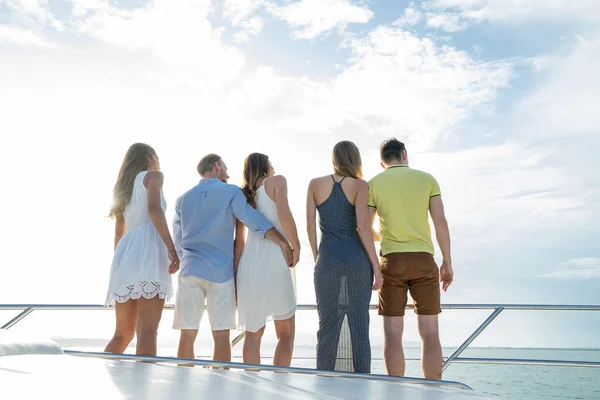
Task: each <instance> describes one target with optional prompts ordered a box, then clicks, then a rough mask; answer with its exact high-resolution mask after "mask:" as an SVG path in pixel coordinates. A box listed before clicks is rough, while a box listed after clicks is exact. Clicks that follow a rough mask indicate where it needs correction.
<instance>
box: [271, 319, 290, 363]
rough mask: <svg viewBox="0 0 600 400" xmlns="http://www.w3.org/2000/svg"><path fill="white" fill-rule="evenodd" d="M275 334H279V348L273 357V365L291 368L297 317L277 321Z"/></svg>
mask: <svg viewBox="0 0 600 400" xmlns="http://www.w3.org/2000/svg"><path fill="white" fill-rule="evenodd" d="M275 333H276V334H277V339H278V342H277V347H276V348H275V355H274V356H273V365H276V366H278V367H289V366H290V364H291V363H292V353H293V352H294V337H295V335H296V316H295V315H293V316H292V317H291V318H288V319H283V320H279V321H275Z"/></svg>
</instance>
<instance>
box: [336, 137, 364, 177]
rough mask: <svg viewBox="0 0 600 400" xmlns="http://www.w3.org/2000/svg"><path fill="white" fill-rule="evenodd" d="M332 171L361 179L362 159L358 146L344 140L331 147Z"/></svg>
mask: <svg viewBox="0 0 600 400" xmlns="http://www.w3.org/2000/svg"><path fill="white" fill-rule="evenodd" d="M332 161H333V172H334V173H335V174H336V175H340V176H349V177H351V178H354V179H362V159H361V158H360V151H359V150H358V147H356V145H355V144H354V143H352V142H350V141H347V140H344V141H342V142H339V143H338V144H336V145H335V146H334V147H333V154H332Z"/></svg>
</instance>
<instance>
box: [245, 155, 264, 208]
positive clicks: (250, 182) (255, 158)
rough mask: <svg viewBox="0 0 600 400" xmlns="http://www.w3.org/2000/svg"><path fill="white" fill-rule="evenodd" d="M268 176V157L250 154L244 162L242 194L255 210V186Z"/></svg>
mask: <svg viewBox="0 0 600 400" xmlns="http://www.w3.org/2000/svg"><path fill="white" fill-rule="evenodd" d="M268 174H269V157H268V156H266V155H264V154H261V153H252V154H250V155H249V156H248V157H247V158H246V159H245V160H244V181H243V183H242V192H244V195H245V196H246V200H247V201H248V204H250V205H251V206H252V207H254V208H256V186H257V185H258V182H259V181H260V180H261V179H264V178H266V177H267V176H268Z"/></svg>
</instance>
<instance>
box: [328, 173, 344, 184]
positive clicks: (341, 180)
mask: <svg viewBox="0 0 600 400" xmlns="http://www.w3.org/2000/svg"><path fill="white" fill-rule="evenodd" d="M346 178H347V176H345V177H343V178H342V179H340V181H339V182H338V181H336V180H335V177H334V176H333V175H331V179H333V183H338V184H341V183H342V182H344V179H346Z"/></svg>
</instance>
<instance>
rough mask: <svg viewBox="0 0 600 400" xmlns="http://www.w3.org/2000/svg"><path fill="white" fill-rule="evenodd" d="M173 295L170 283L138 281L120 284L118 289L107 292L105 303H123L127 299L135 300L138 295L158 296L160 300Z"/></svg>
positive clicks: (147, 297)
mask: <svg viewBox="0 0 600 400" xmlns="http://www.w3.org/2000/svg"><path fill="white" fill-rule="evenodd" d="M172 295H173V287H172V285H171V284H168V283H165V282H158V281H138V282H137V283H135V284H133V285H130V284H127V285H126V284H121V285H120V286H119V288H118V290H115V291H113V292H112V293H109V299H107V300H108V301H107V304H112V303H113V302H115V301H116V302H118V303H125V302H126V301H128V300H132V299H133V300H137V299H139V298H140V297H143V298H145V299H152V298H154V297H156V296H158V297H159V298H160V299H162V300H167V299H169V298H170V297H171V296H172Z"/></svg>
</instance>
